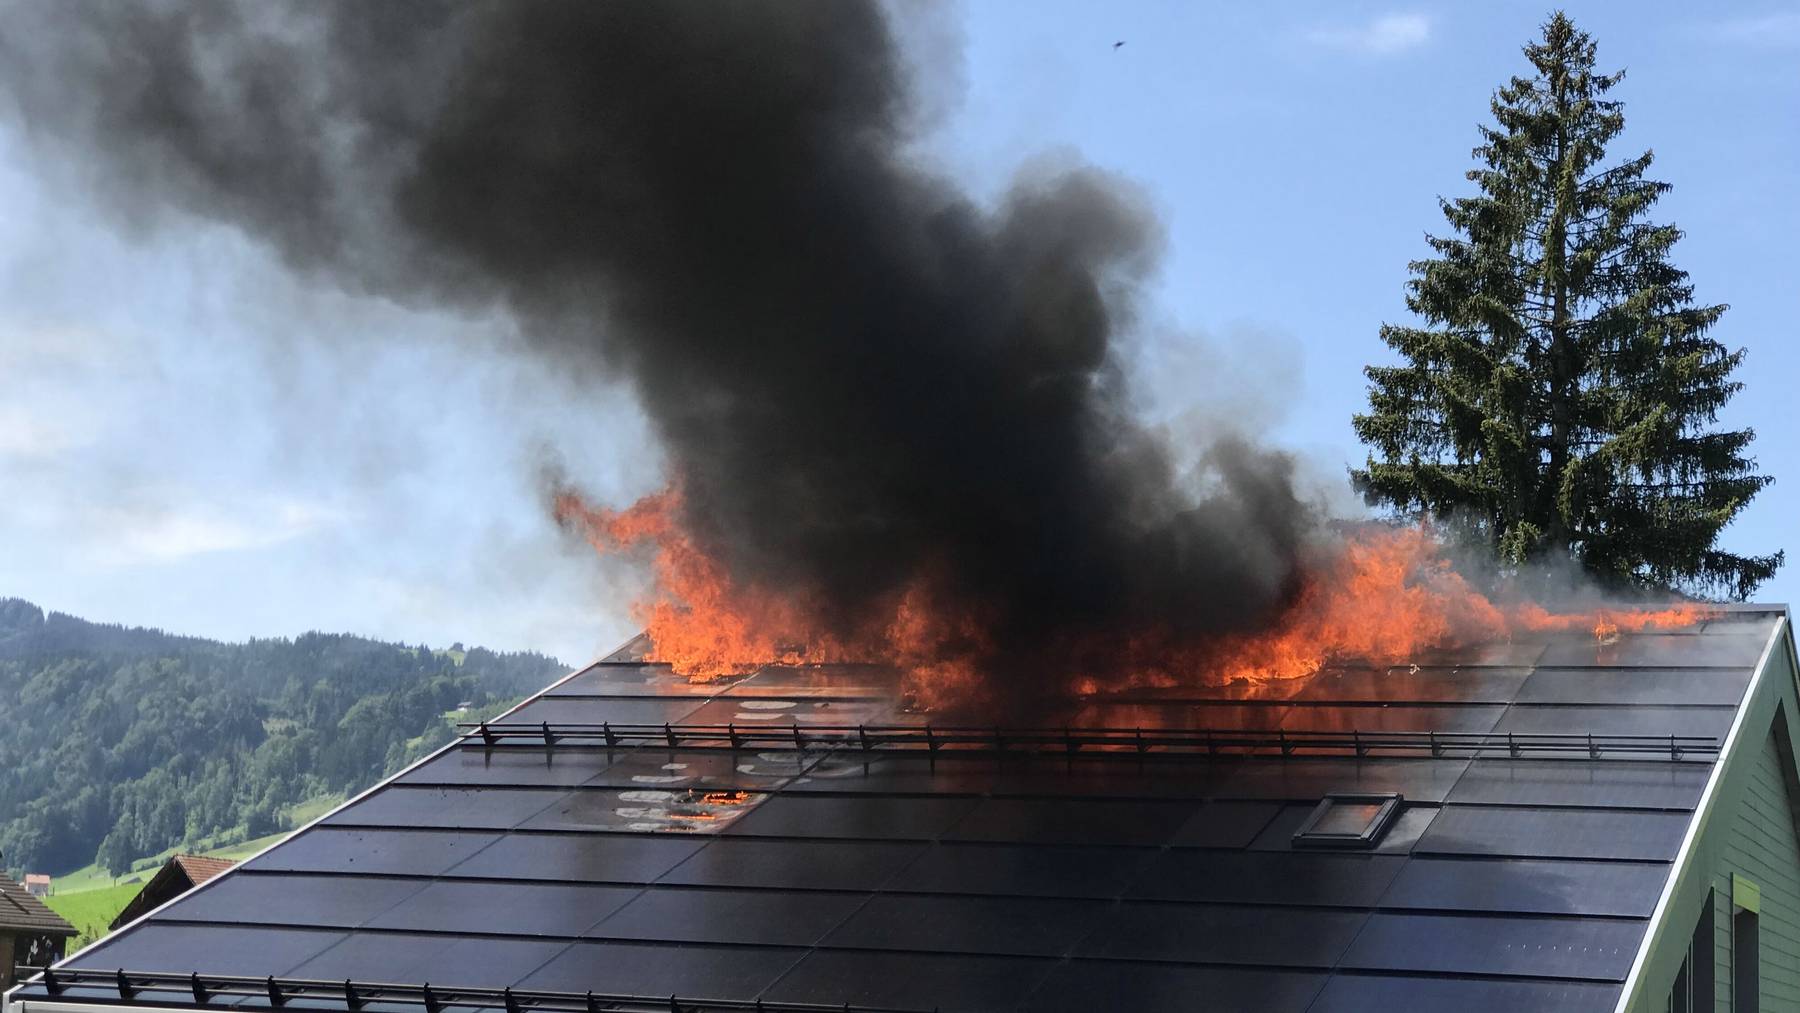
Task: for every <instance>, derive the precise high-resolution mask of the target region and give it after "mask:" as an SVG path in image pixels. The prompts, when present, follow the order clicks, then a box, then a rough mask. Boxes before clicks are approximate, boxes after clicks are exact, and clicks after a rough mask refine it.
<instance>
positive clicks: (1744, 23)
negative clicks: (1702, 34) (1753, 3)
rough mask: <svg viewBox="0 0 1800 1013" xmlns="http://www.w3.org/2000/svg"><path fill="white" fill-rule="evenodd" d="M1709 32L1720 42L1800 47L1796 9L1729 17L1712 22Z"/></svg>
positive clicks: (1799, 14)
mask: <svg viewBox="0 0 1800 1013" xmlns="http://www.w3.org/2000/svg"><path fill="white" fill-rule="evenodd" d="M1712 34H1713V36H1714V37H1715V38H1717V39H1718V40H1719V41H1721V42H1729V43H1734V44H1738V45H1745V46H1760V47H1763V48H1767V49H1796V48H1800V11H1775V12H1773V13H1769V14H1760V15H1751V16H1746V17H1737V18H1730V19H1728V20H1725V21H1721V22H1718V23H1717V24H1715V25H1714V26H1713V32H1712Z"/></svg>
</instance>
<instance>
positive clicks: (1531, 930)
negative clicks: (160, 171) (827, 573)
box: [29, 608, 1794, 1013]
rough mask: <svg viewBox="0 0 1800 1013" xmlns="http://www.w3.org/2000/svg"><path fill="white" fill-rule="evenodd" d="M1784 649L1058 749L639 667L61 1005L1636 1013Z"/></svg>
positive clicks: (1276, 692) (244, 891)
mask: <svg viewBox="0 0 1800 1013" xmlns="http://www.w3.org/2000/svg"><path fill="white" fill-rule="evenodd" d="M1784 630H1785V624H1784V621H1783V616H1782V613H1780V612H1778V611H1759V610H1756V609H1753V608H1751V609H1737V610H1724V611H1721V612H1720V613H1718V614H1716V615H1715V616H1714V617H1713V618H1710V619H1707V620H1704V621H1702V622H1699V623H1695V624H1692V625H1689V626H1685V627H1681V628H1678V629H1673V630H1669V631H1654V632H1631V631H1621V632H1619V633H1618V634H1617V635H1616V637H1611V638H1608V640H1607V641H1606V642H1603V641H1602V640H1600V639H1597V638H1596V637H1595V636H1594V635H1593V633H1592V632H1591V631H1579V632H1550V633H1540V634H1536V635H1534V636H1532V637H1529V638H1526V637H1515V638H1514V639H1513V640H1511V641H1508V642H1499V643H1496V644H1491V645H1487V646H1485V647H1481V648H1463V649H1460V650H1459V651H1458V652H1456V653H1451V654H1436V655H1429V656H1428V655H1421V656H1420V657H1419V658H1418V659H1417V661H1418V663H1417V664H1416V665H1415V664H1406V665H1399V666H1379V667H1366V666H1357V665H1352V664H1344V665H1339V666H1336V667H1333V668H1330V669H1328V670H1326V671H1323V672H1320V673H1317V674H1315V675H1312V676H1309V677H1306V678H1302V679H1296V680H1291V681H1287V682H1283V683H1280V684H1276V685H1271V686H1262V687H1255V688H1254V691H1251V689H1252V688H1251V687H1248V686H1246V685H1245V684H1242V683H1237V684H1231V685H1222V686H1221V685H1211V686H1207V685H1190V686H1179V687H1155V686H1150V687H1128V688H1124V689H1120V690H1117V691H1112V692H1108V693H1105V694H1098V695H1095V696H1093V697H1090V698H1087V699H1085V700H1079V701H1076V702H1075V703H1073V704H1071V707H1072V708H1074V709H1073V710H1071V711H1070V712H1069V713H1068V714H1066V715H1061V717H1064V718H1066V719H1067V720H1066V725H1067V728H1066V730H1065V729H1064V726H1063V723H1062V722H1057V723H1055V724H1054V725H1046V726H1044V727H1040V728H1036V729H1027V728H998V729H996V728H992V727H987V728H973V727H964V728H957V727H952V726H949V725H946V724H942V723H938V722H936V721H934V720H933V718H932V717H931V716H930V715H925V714H920V713H918V712H916V711H911V712H909V711H908V710H906V709H905V708H903V707H899V706H897V705H896V703H895V700H894V698H893V696H892V687H893V683H894V680H895V679H896V675H895V674H894V673H892V672H891V671H887V670H883V669H881V668H879V667H874V666H861V665H838V666H809V667H780V666H777V667H769V668H764V669H762V670H759V671H757V672H754V673H751V674H747V675H738V676H728V677H721V678H718V679H714V680H712V681H709V682H702V683H695V682H691V681H689V680H686V679H683V678H680V677H677V676H674V675H673V674H672V673H671V671H670V670H669V669H668V667H667V666H665V665H662V664H657V663H650V662H646V661H644V660H643V658H644V656H645V654H647V653H649V652H650V651H651V650H653V648H651V647H650V645H649V644H648V642H647V641H646V640H644V639H643V638H640V639H639V640H637V641H634V642H633V644H631V645H627V647H626V648H625V649H623V650H621V651H620V652H618V653H616V654H615V655H613V656H611V657H609V658H608V659H606V660H605V661H603V662H601V663H599V664H596V665H594V666H592V667H589V668H587V669H584V670H582V671H580V672H577V673H575V674H573V675H572V676H570V677H569V678H567V679H565V680H564V681H562V682H560V683H558V684H557V685H555V686H553V687H551V688H550V689H549V690H547V691H546V692H545V693H544V694H542V695H540V696H538V697H536V698H534V699H532V700H531V701H528V702H527V703H526V704H524V705H523V706H522V707H521V708H519V709H518V710H516V711H514V712H513V713H511V714H509V715H506V716H505V717H504V718H502V719H501V720H499V721H496V722H492V723H489V724H487V725H485V726H480V727H474V728H471V729H470V734H469V737H468V738H467V739H466V740H464V741H463V742H462V743H460V744H456V745H453V746H451V747H449V748H448V749H446V750H445V751H444V752H441V753H440V754H438V755H436V756H434V757H433V758H431V759H429V760H428V761H426V762H424V763H422V764H420V765H418V766H416V767H414V768H413V769H411V770H409V771H407V772H406V773H404V774H402V775H400V776H399V777H397V778H395V779H394V780H393V781H391V782H389V783H388V784H386V785H384V786H382V787H381V788H379V789H377V790H375V791H373V792H371V793H369V794H368V795H365V796H363V797H362V798H360V799H357V800H355V801H353V802H352V803H350V804H348V805H347V806H345V807H343V808H341V809H339V810H338V811H336V812H335V813H332V814H331V815H329V816H328V817H326V818H325V819H324V820H322V821H321V822H320V823H319V824H317V825H315V826H314V827H312V828H310V829H308V830H305V831H303V832H302V833H300V834H298V835H296V836H295V837H294V838H293V839H291V840H289V841H288V842H286V843H284V844H281V845H278V846H277V847H275V848H273V849H271V850H270V851H268V852H266V853H264V854H263V855H261V856H259V857H257V858H255V859H252V860H250V861H249V862H247V863H245V865H243V866H242V867H240V868H239V869H238V870H236V871H233V872H231V873H228V874H226V875H224V876H222V877H220V878H219V879H218V880H216V881H215V882H214V883H212V884H210V885H208V886H206V887H204V888H203V889H201V890H199V891H197V892H196V893H195V894H193V895H191V896H189V897H188V898H186V899H183V900H181V901H178V902H176V903H174V904H172V905H170V906H168V907H165V908H163V909H162V910H160V911H158V912H156V913H155V914H154V915H153V916H152V917H150V918H149V919H148V920H146V921H143V922H140V923H139V924H138V925H137V926H135V927H134V928H132V929H131V930H129V931H127V932H126V933H124V934H122V935H119V936H116V937H113V938H112V939H109V940H107V941H105V942H103V943H102V944H100V945H99V946H97V947H95V948H92V949H90V950H88V951H87V952H85V953H83V954H80V955H77V956H76V957H74V958H72V959H71V960H70V961H68V962H66V965H65V966H66V967H67V968H69V969H71V970H69V971H66V972H65V974H66V975H76V974H77V971H78V969H82V968H86V969H89V970H91V971H93V972H96V973H97V972H105V974H104V976H103V980H100V981H99V983H98V984H93V985H83V986H81V988H80V989H76V988H75V985H74V984H72V983H65V984H64V985H63V986H62V987H64V988H65V989H68V990H70V991H69V992H68V994H71V995H73V994H76V993H77V992H79V994H80V995H82V996H83V997H84V998H83V1001H86V1002H95V1001H99V999H100V998H103V996H102V993H104V992H105V991H106V990H107V989H116V987H117V986H116V983H114V982H113V980H112V979H113V976H114V974H115V972H116V971H117V969H118V968H120V967H124V968H125V969H126V970H127V972H128V978H129V974H130V972H143V973H147V972H165V973H172V974H178V975H182V976H183V977H180V978H178V979H171V980H174V981H176V982H177V984H176V985H167V984H165V985H163V986H161V987H162V988H163V991H162V992H161V993H158V992H156V991H155V987H156V979H155V978H154V976H153V975H152V976H147V977H141V978H137V979H131V980H134V981H137V982H138V985H137V986H134V987H141V988H144V989H147V990H149V991H146V992H144V993H143V994H142V995H140V999H141V1000H148V999H149V998H153V997H154V998H155V999H156V1000H157V1003H158V1005H163V1004H164V1003H165V1001H167V1002H169V1003H173V1004H176V1005H187V1004H189V1003H187V1002H185V1001H184V1000H183V996H184V995H188V994H189V993H191V989H189V982H188V979H187V978H186V977H185V975H187V974H188V973H189V972H194V971H198V972H200V973H201V975H202V977H203V978H204V976H206V975H208V974H212V975H239V976H249V977H250V978H254V979H255V981H254V982H253V984H254V985H255V987H254V988H251V987H250V986H247V985H243V984H242V983H241V982H240V983H238V984H237V985H235V986H234V985H232V983H231V982H230V981H227V980H226V979H224V978H220V979H219V980H218V981H217V982H215V983H213V984H212V985H208V984H206V982H205V981H202V987H203V988H213V987H216V988H220V989H227V988H231V987H237V988H238V989H239V990H240V993H241V994H244V995H245V1001H246V1003H247V1004H248V1005H251V1006H257V1005H264V1004H266V1002H267V1000H266V998H260V996H263V995H265V994H266V988H265V987H264V984H263V982H262V980H261V979H262V977H264V976H268V975H274V976H275V977H276V979H277V984H281V982H282V981H283V979H291V981H290V983H289V985H287V986H284V987H292V988H296V989H301V990H302V991H304V990H305V989H307V988H312V989H313V990H314V992H313V993H312V994H313V995H314V999H313V1000H310V1001H309V1004H311V1003H313V1002H321V1001H322V1002H325V1003H326V1004H327V1005H329V1004H330V1003H331V1002H332V1001H336V1000H338V999H341V997H342V994H343V991H344V986H343V985H342V982H343V980H344V979H346V978H348V979H351V981H352V990H353V991H356V990H357V989H365V990H366V989H373V988H374V985H373V983H375V982H386V983H390V985H392V986H394V987H395V988H396V989H399V991H390V992H388V993H381V992H379V991H361V992H356V994H357V995H358V996H361V998H360V999H359V1001H377V1000H379V1001H393V1002H398V1003H401V1004H402V1005H406V1004H409V1003H410V1004H412V1005H413V1006H417V1005H418V1004H420V1003H423V1002H424V999H423V994H422V993H420V992H419V988H420V986H422V985H423V983H425V982H430V983H431V985H432V987H433V989H435V990H438V991H437V992H436V993H434V995H436V996H437V997H436V998H434V999H433V1000H432V1001H434V1002H438V1001H441V999H442V996H443V995H444V994H449V993H452V992H453V991H454V990H455V989H457V988H474V989H481V988H490V989H494V990H499V989H503V988H511V989H513V990H514V992H513V994H512V997H511V1000H510V1001H512V1002H514V1003H515V1004H517V1005H521V1006H526V1005H533V1004H536V1005H537V1007H538V1008H541V1009H542V1010H544V1011H546V1013H548V1011H553V1010H563V1009H568V1010H571V1011H575V1010H578V1009H580V1008H582V1007H581V1002H582V995H583V994H584V993H585V992H587V991H588V990H592V991H593V992H595V993H596V994H601V995H604V996H606V997H607V999H606V1002H609V1003H610V1002H614V1001H617V1002H618V1003H619V1005H618V1006H616V1007H614V1008H620V1009H650V1008H657V1009H667V1008H669V1002H670V1000H669V999H668V996H670V995H671V994H673V995H675V996H676V997H677V998H676V1002H677V1004H678V1006H679V1008H682V1009H690V1010H700V1009H726V1008H750V1007H751V1006H752V1005H753V1004H754V1003H755V1002H756V1001H763V1002H769V1003H773V1002H784V1001H786V1002H802V1003H815V1004H820V1005H819V1006H818V1007H817V1008H821V1009H822V1008H827V1007H830V1008H836V1009H841V1008H842V1004H844V1003H846V1002H848V1003H851V1004H853V1008H859V1009H860V1008H869V1009H873V1008H898V1009H919V1010H924V1009H934V1008H941V1009H946V1010H949V1009H980V1010H988V1009H1003V1008H1020V1009H1031V1010H1065V1009H1066V1010H1092V1009H1105V1008H1151V1009H1154V1008H1168V1007H1180V1006H1183V1005H1188V1004H1191V1002H1192V1000H1193V997H1195V996H1197V995H1204V996H1206V997H1207V1001H1208V1002H1209V1003H1210V1004H1211V1006H1210V1008H1217V1009H1227V1010H1230V1009H1245V1010H1252V1009H1253V1010H1257V1011H1259V1013H1281V1011H1295V1013H1298V1011H1303V1010H1304V1011H1310V1013H1341V1011H1347V1010H1377V1009H1381V1010H1386V1009H1391V1008H1395V1007H1407V1006H1410V1007H1412V1008H1419V1009H1446V1008H1456V1009H1467V1010H1514V1009H1532V1010H1610V1009H1612V1008H1613V1007H1614V1006H1615V1005H1616V1004H1617V1003H1618V1002H1619V1000H1620V997H1621V995H1622V994H1623V990H1625V989H1627V988H1636V987H1639V986H1640V984H1641V983H1640V982H1639V980H1638V976H1639V975H1640V974H1642V973H1643V972H1642V969H1641V966H1640V965H1641V963H1642V961H1641V960H1640V959H1639V954H1640V952H1641V950H1642V949H1643V948H1644V947H1645V946H1647V945H1648V942H1647V940H1648V938H1649V937H1650V936H1651V935H1652V934H1653V933H1655V932H1659V931H1660V928H1659V926H1661V925H1662V924H1663V921H1664V920H1665V919H1666V915H1665V914H1664V906H1665V904H1666V902H1667V901H1666V898H1667V896H1668V894H1669V893H1670V891H1671V890H1672V879H1671V870H1672V869H1675V870H1677V873H1678V874H1679V870H1680V869H1681V868H1682V867H1683V863H1684V862H1686V861H1687V860H1688V859H1687V858H1686V855H1687V848H1688V847H1689V846H1690V845H1688V844H1686V843H1684V841H1686V840H1687V838H1688V834H1689V828H1690V827H1691V826H1692V825H1693V824H1694V822H1695V819H1696V814H1697V813H1698V812H1699V811H1700V810H1701V809H1702V808H1703V807H1704V806H1706V805H1708V804H1716V803H1709V802H1708V800H1709V799H1712V798H1714V794H1715V793H1714V792H1713V791H1712V789H1711V788H1709V785H1711V784H1712V783H1713V782H1714V781H1716V779H1717V777H1718V772H1719V770H1720V769H1721V767H1720V764H1719V763H1718V762H1717V761H1718V758H1719V756H1720V755H1721V751H1722V750H1724V751H1725V752H1726V753H1727V754H1729V753H1730V750H1731V749H1732V748H1733V745H1732V744H1733V743H1734V742H1738V741H1750V739H1751V737H1752V736H1753V735H1762V736H1766V735H1767V734H1769V731H1768V729H1767V728H1766V727H1765V728H1762V729H1761V730H1760V731H1758V730H1755V729H1752V730H1751V732H1737V733H1734V731H1733V730H1734V728H1738V727H1743V726H1747V725H1749V724H1752V723H1766V722H1767V721H1768V720H1770V718H1769V715H1770V714H1771V713H1775V708H1776V705H1777V704H1778V703H1780V702H1781V700H1783V699H1790V700H1791V699H1792V698H1793V697H1794V678H1793V674H1792V671H1791V667H1790V666H1791V655H1790V651H1789V649H1788V648H1787V647H1786V646H1784V645H1786V644H1787V643H1788V639H1789V638H1788V636H1787V634H1786V633H1785V632H1784ZM1747 687H1748V688H1751V690H1752V691H1751V692H1750V693H1748V694H1747V693H1746V689H1747ZM1789 712H1790V713H1791V712H1792V711H1791V707H1790V711H1789ZM1329 796H1339V798H1338V799H1337V801H1336V802H1335V803H1333V804H1335V805H1338V806H1339V807H1340V808H1338V809H1337V810H1335V811H1330V810H1329V807H1326V809H1327V810H1328V811H1324V812H1322V807H1321V801H1322V800H1325V799H1327V798H1328V797H1329ZM1371 800H1373V801H1371ZM1390 800H1391V803H1392V804H1391V805H1390V804H1389V801H1390ZM1384 808H1385V809H1386V810H1387V816H1386V817H1385V822H1383V823H1381V825H1380V826H1379V827H1378V828H1376V830H1375V831H1374V832H1373V834H1372V835H1371V836H1370V837H1369V839H1367V840H1363V841H1354V840H1351V841H1347V840H1345V834H1343V833H1342V831H1343V830H1344V829H1345V828H1348V829H1349V830H1352V831H1358V832H1361V831H1364V830H1367V829H1368V828H1369V826H1371V825H1372V824H1371V820H1372V818H1373V816H1374V814H1375V812H1376V811H1377V810H1381V809H1384ZM1349 836H1350V837H1355V836H1356V834H1354V833H1353V834H1350V835H1349ZM1683 917H1685V915H1684V916H1683ZM74 980H76V979H74V978H69V979H65V981H66V982H73V981H74ZM306 981H313V982H315V983H316V982H319V981H330V982H337V983H339V984H336V985H332V986H330V988H332V989H335V990H336V991H335V992H332V993H331V994H330V995H329V996H323V997H321V994H320V993H319V992H318V990H319V989H321V988H324V987H325V986H322V985H318V984H314V985H311V986H308V985H306V984H305V982H306ZM408 983H410V984H408ZM1663 987H1664V988H1666V984H1665V985H1664V986H1663ZM36 988H37V990H36V991H32V992H31V993H29V994H30V995H33V996H38V997H40V998H41V997H43V995H44V992H43V989H42V987H41V986H38V987H36ZM405 988H411V989H412V991H411V992H406V991H404V989H405ZM171 989H173V991H171ZM245 990H247V992H246V991H245ZM248 993H256V994H254V995H250V994H248ZM383 996H385V997H386V998H385V999H384V998H383ZM633 996H635V997H636V998H635V999H632V998H630V997H633ZM189 997H190V998H191V995H189ZM476 998H477V999H479V1000H480V1001H481V1002H483V1003H486V1004H489V1005H495V1006H498V1005H502V1004H503V1003H502V999H501V997H500V996H499V994H498V992H497V991H496V992H494V993H486V994H480V993H478V994H477V995H476ZM471 1001H474V1000H471ZM633 1003H636V1004H637V1005H633ZM652 1003H655V1004H656V1005H654V1006H653V1005H651V1004H652ZM559 1004H560V1005H559ZM571 1004H573V1005H571ZM733 1004H742V1006H738V1005H733Z"/></svg>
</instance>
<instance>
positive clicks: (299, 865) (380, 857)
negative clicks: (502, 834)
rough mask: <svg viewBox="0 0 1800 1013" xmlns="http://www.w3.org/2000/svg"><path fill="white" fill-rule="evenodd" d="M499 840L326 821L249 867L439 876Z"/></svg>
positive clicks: (491, 836) (488, 836) (478, 835)
mask: <svg viewBox="0 0 1800 1013" xmlns="http://www.w3.org/2000/svg"><path fill="white" fill-rule="evenodd" d="M499 839H500V838H499V835H498V834H491V833H463V832H457V831H444V830H403V829H398V828H394V829H378V830H353V829H338V828H335V827H329V826H322V827H314V828H313V829H311V830H308V831H306V832H304V833H300V834H296V835H294V836H293V837H291V838H289V839H288V840H286V841H284V842H282V844H281V846H280V847H279V848H276V849H274V850H273V851H270V852H268V853H266V854H264V855H262V856H260V857H258V858H255V859H253V860H251V861H250V862H249V863H247V864H246V866H245V868H249V869H259V870H264V871H278V870H279V871H292V872H360V873H394V874H399V875H409V876H436V875H438V874H439V873H441V872H443V871H444V870H446V869H448V868H450V867H451V866H453V865H455V864H457V863H458V862H462V861H464V860H466V859H468V858H469V856H471V855H473V854H475V853H476V852H478V851H480V850H481V849H482V848H485V847H487V846H488V845H490V844H492V843H494V842H495V841H497V840H499Z"/></svg>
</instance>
